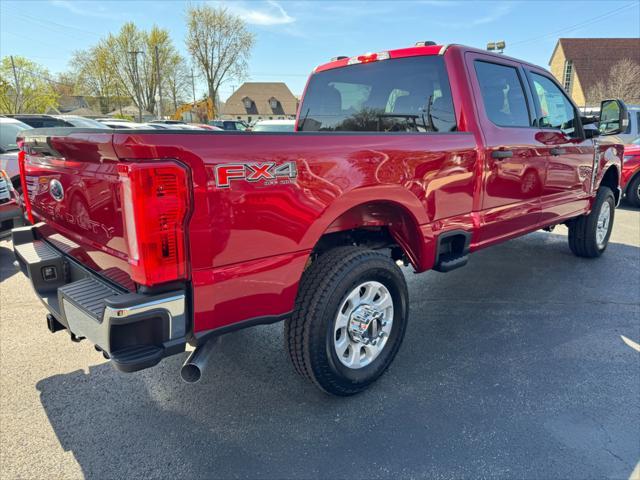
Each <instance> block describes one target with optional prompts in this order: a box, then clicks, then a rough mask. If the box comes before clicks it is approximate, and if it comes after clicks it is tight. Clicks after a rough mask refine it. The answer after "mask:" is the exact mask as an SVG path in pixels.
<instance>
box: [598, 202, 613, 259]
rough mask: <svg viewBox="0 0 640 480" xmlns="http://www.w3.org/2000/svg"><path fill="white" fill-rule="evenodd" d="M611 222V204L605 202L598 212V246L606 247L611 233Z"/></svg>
mask: <svg viewBox="0 0 640 480" xmlns="http://www.w3.org/2000/svg"><path fill="white" fill-rule="evenodd" d="M610 222H611V205H610V204H609V202H603V203H602V206H601V207H600V213H599V214H598V223H597V225H596V243H597V244H598V248H604V247H605V243H606V239H607V233H609V223H610Z"/></svg>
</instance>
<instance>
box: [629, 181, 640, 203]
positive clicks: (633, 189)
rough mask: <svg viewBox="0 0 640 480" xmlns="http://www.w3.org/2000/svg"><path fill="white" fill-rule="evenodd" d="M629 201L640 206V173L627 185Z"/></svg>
mask: <svg viewBox="0 0 640 480" xmlns="http://www.w3.org/2000/svg"><path fill="white" fill-rule="evenodd" d="M627 202H629V203H630V204H631V205H633V206H634V207H637V208H640V174H638V175H636V176H635V178H634V179H633V180H631V183H630V184H629V186H628V187H627Z"/></svg>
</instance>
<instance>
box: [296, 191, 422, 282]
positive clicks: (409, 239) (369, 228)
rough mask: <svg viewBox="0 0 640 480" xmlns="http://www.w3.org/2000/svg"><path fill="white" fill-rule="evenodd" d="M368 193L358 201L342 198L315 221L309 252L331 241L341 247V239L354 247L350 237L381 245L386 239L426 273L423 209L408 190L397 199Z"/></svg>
mask: <svg viewBox="0 0 640 480" xmlns="http://www.w3.org/2000/svg"><path fill="white" fill-rule="evenodd" d="M367 190H369V191H368V193H365V194H364V195H363V194H362V192H358V195H357V197H355V198H354V200H355V201H345V200H346V199H342V201H341V202H340V203H339V204H336V205H333V206H332V208H330V209H328V211H327V212H325V214H324V215H323V216H322V218H321V219H320V220H319V221H318V222H316V226H317V227H316V228H315V229H313V230H312V231H311V232H309V233H308V235H307V239H306V242H305V243H307V245H308V246H309V249H310V250H312V251H318V249H322V248H324V246H325V245H326V244H327V242H328V240H330V242H329V243H334V244H339V242H340V239H342V240H343V241H344V243H350V244H353V243H354V242H351V241H350V238H356V239H365V240H366V239H370V240H372V241H374V242H377V244H380V242H383V243H384V239H385V238H387V239H389V240H392V243H393V242H395V243H396V244H397V245H398V246H399V247H400V248H401V250H402V252H403V253H404V255H406V257H407V259H408V260H409V261H410V262H411V263H412V265H413V266H414V268H416V270H424V264H425V252H424V241H423V234H422V232H421V229H420V225H421V224H422V223H426V218H425V217H426V213H425V210H424V208H423V206H422V205H421V204H420V202H419V201H418V199H417V198H416V197H415V196H414V195H412V194H411V193H410V192H409V191H408V190H403V193H402V194H400V195H394V196H391V195H384V196H382V195H380V194H379V191H371V190H378V189H367ZM371 199H375V200H371ZM318 226H319V227H318ZM336 239H338V240H336ZM336 242H338V243H336ZM355 243H356V244H357V242H355Z"/></svg>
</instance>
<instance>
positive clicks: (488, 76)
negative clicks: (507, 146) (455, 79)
mask: <svg viewBox="0 0 640 480" xmlns="http://www.w3.org/2000/svg"><path fill="white" fill-rule="evenodd" d="M475 69H476V75H477V76H478V84H479V85H480V92H481V94H482V102H483V103H484V109H485V112H486V114H487V117H489V120H491V121H492V122H493V123H495V124H496V125H498V126H500V127H530V126H531V118H530V116H529V109H528V108H527V100H526V97H525V93H524V87H523V85H522V81H521V79H520V75H519V73H518V70H517V69H516V68H514V67H509V66H507V65H498V64H496V63H489V62H483V61H480V60H476V62H475Z"/></svg>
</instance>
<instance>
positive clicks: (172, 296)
mask: <svg viewBox="0 0 640 480" xmlns="http://www.w3.org/2000/svg"><path fill="white" fill-rule="evenodd" d="M12 237H13V249H14V254H15V256H16V260H17V263H18V266H19V267H20V270H22V272H23V273H24V274H25V275H27V276H28V277H29V279H30V280H31V284H32V286H33V289H34V290H35V292H36V294H37V295H38V297H39V298H40V300H41V301H42V303H43V304H44V306H45V307H46V308H47V310H48V311H49V313H50V314H51V315H52V316H53V318H54V319H55V321H56V322H57V323H56V327H57V328H50V329H51V330H52V331H55V330H56V329H63V328H64V329H67V330H68V331H69V333H71V334H73V335H74V336H75V337H78V338H86V339H88V340H89V341H91V342H92V343H94V344H95V345H96V346H97V347H98V348H99V349H100V350H102V351H103V352H104V353H105V355H106V356H108V357H109V358H110V359H111V361H112V363H113V364H114V366H115V367H116V368H117V369H119V370H121V371H125V372H133V371H136V370H141V369H143V368H148V367H151V366H153V365H156V364H157V363H158V362H160V360H162V359H163V358H164V357H166V356H169V355H173V354H176V353H180V352H183V351H184V349H185V344H186V340H185V336H186V334H187V315H186V293H185V291H184V290H176V291H171V292H166V293H162V294H159V295H146V294H138V293H130V292H127V291H124V290H122V289H121V288H119V287H117V286H115V285H113V284H111V283H109V282H107V281H105V280H104V279H102V278H101V277H100V276H99V275H97V274H96V273H94V272H93V271H91V270H89V269H87V268H86V267H84V266H82V265H81V264H79V263H78V262H76V261H75V260H73V259H72V258H71V257H69V256H68V255H65V254H64V253H62V252H61V251H59V250H57V249H56V248H55V247H53V246H52V245H51V244H50V243H48V242H46V241H45V240H42V239H40V238H38V236H37V231H36V229H35V228H34V227H31V226H29V227H22V228H16V229H13V230H12Z"/></svg>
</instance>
